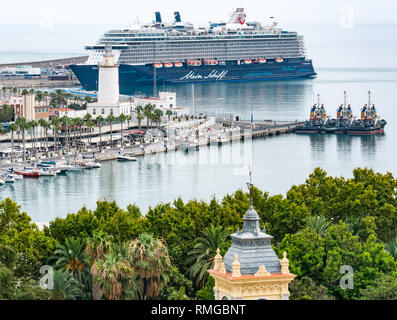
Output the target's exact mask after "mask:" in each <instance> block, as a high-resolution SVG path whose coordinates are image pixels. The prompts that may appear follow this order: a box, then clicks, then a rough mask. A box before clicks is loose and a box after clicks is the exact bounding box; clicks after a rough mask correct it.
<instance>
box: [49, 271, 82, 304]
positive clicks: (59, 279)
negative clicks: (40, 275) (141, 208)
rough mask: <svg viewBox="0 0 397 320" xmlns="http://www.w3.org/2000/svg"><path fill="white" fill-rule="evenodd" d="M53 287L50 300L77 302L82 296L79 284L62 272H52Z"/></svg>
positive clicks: (69, 275)
mask: <svg viewBox="0 0 397 320" xmlns="http://www.w3.org/2000/svg"><path fill="white" fill-rule="evenodd" d="M53 285H54V288H53V290H52V294H51V297H50V300H77V299H79V298H81V297H82V296H83V286H82V285H81V283H79V282H78V281H77V280H76V279H74V278H73V276H72V275H71V274H69V273H68V272H66V271H64V270H55V271H54V273H53Z"/></svg>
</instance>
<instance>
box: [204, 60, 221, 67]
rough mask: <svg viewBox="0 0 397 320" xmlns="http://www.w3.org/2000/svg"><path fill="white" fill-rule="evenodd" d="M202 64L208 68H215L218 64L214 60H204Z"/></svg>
mask: <svg viewBox="0 0 397 320" xmlns="http://www.w3.org/2000/svg"><path fill="white" fill-rule="evenodd" d="M204 64H205V65H208V66H216V65H217V64H218V61H217V60H214V59H212V60H211V59H210V60H204Z"/></svg>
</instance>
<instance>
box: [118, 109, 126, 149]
mask: <svg viewBox="0 0 397 320" xmlns="http://www.w3.org/2000/svg"><path fill="white" fill-rule="evenodd" d="M119 120H120V125H121V129H120V131H121V146H122V147H123V146H124V137H123V123H124V122H125V121H126V120H127V116H126V115H125V114H124V113H122V114H120V116H119Z"/></svg>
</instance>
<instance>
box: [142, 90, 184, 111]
mask: <svg viewBox="0 0 397 320" xmlns="http://www.w3.org/2000/svg"><path fill="white" fill-rule="evenodd" d="M149 103H150V104H152V105H153V106H154V107H155V108H156V109H161V110H168V109H174V108H175V107H176V92H169V91H165V92H159V97H158V98H156V97H135V98H134V106H135V107H137V106H139V105H141V106H143V107H144V106H145V105H147V104H149Z"/></svg>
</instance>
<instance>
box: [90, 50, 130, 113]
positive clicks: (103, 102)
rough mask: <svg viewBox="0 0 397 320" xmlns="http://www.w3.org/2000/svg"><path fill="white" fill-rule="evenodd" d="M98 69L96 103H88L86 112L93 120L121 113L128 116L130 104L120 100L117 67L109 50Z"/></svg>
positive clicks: (106, 51)
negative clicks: (99, 116)
mask: <svg viewBox="0 0 397 320" xmlns="http://www.w3.org/2000/svg"><path fill="white" fill-rule="evenodd" d="M98 68H99V75H98V101H97V102H93V103H89V104H88V105H87V112H88V113H90V114H91V115H92V116H93V117H94V118H96V117H97V116H98V115H101V116H103V117H107V116H109V115H110V114H112V115H114V116H115V117H118V116H120V114H122V113H123V114H130V112H131V111H132V110H133V106H132V104H131V102H130V101H121V99H120V86H119V65H118V64H117V62H116V61H115V55H114V54H113V53H112V49H111V48H106V50H105V54H104V55H103V57H102V61H101V62H100V63H99V64H98ZM124 100H125V99H124Z"/></svg>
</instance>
